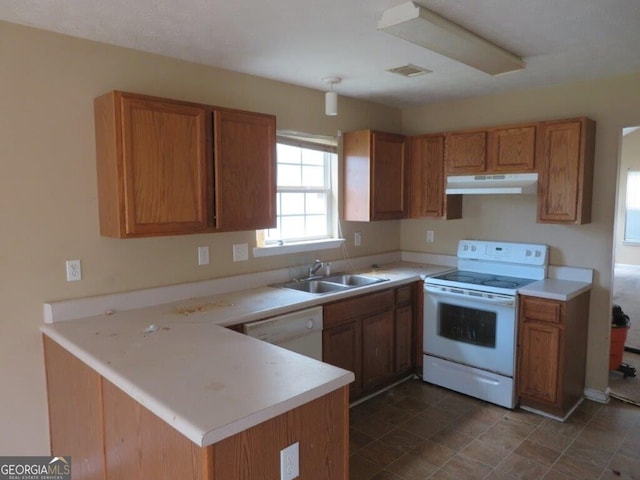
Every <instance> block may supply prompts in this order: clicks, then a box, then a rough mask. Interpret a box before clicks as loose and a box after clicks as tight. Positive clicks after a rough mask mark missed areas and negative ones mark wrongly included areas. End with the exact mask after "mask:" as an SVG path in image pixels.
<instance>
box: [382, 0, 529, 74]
mask: <svg viewBox="0 0 640 480" xmlns="http://www.w3.org/2000/svg"><path fill="white" fill-rule="evenodd" d="M378 30H382V31H383V32H386V33H389V34H391V35H394V36H396V37H398V38H401V39H403V40H406V41H408V42H411V43H414V44H416V45H418V46H420V47H423V48H426V49H428V50H432V51H434V52H436V53H439V54H441V55H444V56H446V57H449V58H452V59H454V60H457V61H459V62H462V63H464V64H465V65H469V66H470V67H473V68H476V69H478V70H481V71H483V72H486V73H488V74H490V75H499V74H501V73H507V72H513V71H516V70H522V69H523V68H524V67H525V63H524V61H523V60H522V58H520V57H519V56H517V55H514V54H513V53H511V52H508V51H507V50H505V49H503V48H501V47H499V46H497V45H495V44H493V43H491V42H489V41H488V40H485V39H484V38H482V37H480V36H478V35H476V34H475V33H473V32H470V31H469V30H467V29H465V28H463V27H461V26H460V25H457V24H455V23H453V22H451V21H449V20H447V19H446V18H444V17H441V16H440V15H437V14H435V13H433V12H431V11H430V10H427V9H426V8H424V7H421V6H420V5H416V4H415V3H413V2H408V3H403V4H402V5H398V6H396V7H393V8H389V9H388V10H385V11H384V12H383V13H382V17H381V18H380V21H379V22H378Z"/></svg>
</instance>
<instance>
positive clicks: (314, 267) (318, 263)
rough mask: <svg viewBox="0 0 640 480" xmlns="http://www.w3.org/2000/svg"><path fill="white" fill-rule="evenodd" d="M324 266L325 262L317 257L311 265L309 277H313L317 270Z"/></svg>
mask: <svg viewBox="0 0 640 480" xmlns="http://www.w3.org/2000/svg"><path fill="white" fill-rule="evenodd" d="M323 266H324V263H323V262H321V261H320V260H318V259H316V261H315V262H313V265H311V266H310V267H309V277H313V276H314V275H315V274H316V272H317V271H318V270H320V269H321V268H322V267H323Z"/></svg>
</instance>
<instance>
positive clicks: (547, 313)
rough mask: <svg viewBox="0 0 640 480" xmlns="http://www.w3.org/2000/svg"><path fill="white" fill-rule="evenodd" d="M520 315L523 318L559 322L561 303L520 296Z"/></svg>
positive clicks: (560, 318)
mask: <svg viewBox="0 0 640 480" xmlns="http://www.w3.org/2000/svg"><path fill="white" fill-rule="evenodd" d="M522 316H523V317H524V319H525V320H538V321H541V322H550V323H557V324H559V323H561V320H562V303H561V302H557V301H554V300H545V299H541V298H533V297H522Z"/></svg>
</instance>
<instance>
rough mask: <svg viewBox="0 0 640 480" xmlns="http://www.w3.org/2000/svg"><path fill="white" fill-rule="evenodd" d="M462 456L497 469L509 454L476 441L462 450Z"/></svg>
mask: <svg viewBox="0 0 640 480" xmlns="http://www.w3.org/2000/svg"><path fill="white" fill-rule="evenodd" d="M461 454H462V455H464V456H465V457H468V458H471V459H472V460H476V461H478V462H480V463H483V464H485V465H489V466H490V467H495V466H496V465H498V464H499V463H500V462H502V461H503V460H504V459H505V456H506V455H507V452H505V450H503V449H502V448H498V447H496V446H493V445H490V444H489V443H487V442H483V441H482V440H474V441H473V442H471V443H470V444H469V445H468V446H467V447H466V448H465V449H464V450H462V452H461Z"/></svg>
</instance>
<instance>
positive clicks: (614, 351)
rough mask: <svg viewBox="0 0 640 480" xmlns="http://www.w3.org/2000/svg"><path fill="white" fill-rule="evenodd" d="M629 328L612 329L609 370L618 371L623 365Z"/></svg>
mask: <svg viewBox="0 0 640 480" xmlns="http://www.w3.org/2000/svg"><path fill="white" fill-rule="evenodd" d="M628 331H629V327H613V328H612V329H611V346H610V348H609V370H617V369H618V367H619V366H620V364H621V363H622V355H623V354H624V343H625V342H626V341H627V332H628Z"/></svg>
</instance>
